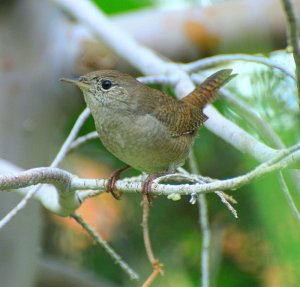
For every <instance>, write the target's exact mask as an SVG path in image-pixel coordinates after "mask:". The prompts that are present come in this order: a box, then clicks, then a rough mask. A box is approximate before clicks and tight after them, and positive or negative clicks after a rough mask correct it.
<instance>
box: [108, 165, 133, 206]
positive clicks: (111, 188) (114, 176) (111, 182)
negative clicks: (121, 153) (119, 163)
mask: <svg viewBox="0 0 300 287" xmlns="http://www.w3.org/2000/svg"><path fill="white" fill-rule="evenodd" d="M129 167H130V166H129V165H127V166H125V167H122V168H119V169H117V170H115V171H113V172H112V173H111V175H110V177H109V179H108V180H107V183H106V192H109V193H111V195H112V196H113V197H114V198H115V199H118V200H119V199H120V198H121V196H122V194H123V193H122V192H119V193H117V192H116V191H115V189H116V182H117V181H118V180H119V179H120V175H121V173H122V172H123V171H125V170H127V169H128V168H129Z"/></svg>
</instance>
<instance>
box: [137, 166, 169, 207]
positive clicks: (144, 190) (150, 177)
mask: <svg viewBox="0 0 300 287" xmlns="http://www.w3.org/2000/svg"><path fill="white" fill-rule="evenodd" d="M165 174H166V173H162V172H161V173H153V174H150V175H148V176H147V178H146V179H145V181H144V182H143V186H142V193H143V194H144V195H146V197H147V200H148V202H149V204H150V203H151V202H152V199H153V196H152V195H151V194H150V193H151V186H152V183H153V181H154V180H155V179H157V178H159V177H161V176H163V175H165Z"/></svg>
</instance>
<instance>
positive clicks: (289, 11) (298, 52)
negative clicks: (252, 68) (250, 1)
mask: <svg viewBox="0 0 300 287" xmlns="http://www.w3.org/2000/svg"><path fill="white" fill-rule="evenodd" d="M282 5H283V7H284V10H285V14H286V17H287V21H288V41H289V45H290V46H291V47H292V49H293V56H294V60H295V64H296V75H297V85H298V104H299V107H300V44H299V31H298V25H299V23H297V15H296V9H295V5H294V3H293V1H292V0H282Z"/></svg>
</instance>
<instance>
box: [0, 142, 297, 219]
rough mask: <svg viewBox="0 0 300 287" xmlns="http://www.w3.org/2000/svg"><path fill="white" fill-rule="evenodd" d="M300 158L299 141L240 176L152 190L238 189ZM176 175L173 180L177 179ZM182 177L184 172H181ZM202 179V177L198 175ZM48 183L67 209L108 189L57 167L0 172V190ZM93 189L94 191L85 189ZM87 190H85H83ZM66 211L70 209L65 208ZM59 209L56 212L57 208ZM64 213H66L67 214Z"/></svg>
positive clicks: (133, 188) (122, 184)
mask: <svg viewBox="0 0 300 287" xmlns="http://www.w3.org/2000/svg"><path fill="white" fill-rule="evenodd" d="M299 161H300V143H299V144H297V145H294V146H292V147H290V148H287V149H283V150H281V151H280V152H278V154H277V155H276V156H275V157H274V158H272V159H271V160H269V161H267V162H265V163H262V164H260V165H258V166H257V167H256V168H255V169H253V170H252V171H250V172H248V173H246V174H244V175H241V176H237V177H234V178H231V179H224V180H216V181H214V182H209V183H205V184H181V185H166V184H158V183H155V182H154V183H153V185H152V193H154V194H158V195H165V196H168V195H170V194H174V193H176V194H180V195H191V194H203V193H210V192H214V191H218V190H230V189H237V188H239V187H241V186H243V185H245V184H248V183H250V182H252V181H254V180H256V179H258V178H261V177H263V176H265V175H267V174H269V173H271V172H274V171H279V170H282V169H284V168H287V167H289V166H291V165H294V164H296V163H299ZM176 176H178V175H176V174H175V175H174V179H176ZM180 176H181V177H182V176H183V175H182V174H180ZM189 177H190V180H191V182H194V180H195V177H197V175H190V176H187V175H185V178H186V179H189ZM199 178H200V179H201V177H199ZM41 182H42V183H49V184H54V185H56V186H57V187H59V189H60V190H64V191H65V192H63V193H61V195H63V194H65V196H67V195H69V196H70V201H67V200H66V202H61V201H60V200H61V198H57V199H53V198H52V199H51V200H58V203H57V204H58V206H60V207H61V208H63V207H64V205H67V204H69V203H70V202H73V206H72V205H71V207H69V206H66V207H68V211H70V210H71V209H70V208H73V211H72V212H74V211H75V210H76V208H78V206H76V204H75V203H77V205H78V204H80V202H82V201H84V200H85V199H86V198H89V197H91V196H96V195H98V194H100V193H102V192H104V191H105V189H106V182H107V180H104V179H83V178H77V177H76V176H74V175H72V174H71V173H69V172H66V171H64V170H61V169H58V168H50V167H49V168H47V167H46V168H45V167H44V168H35V169H31V170H27V171H23V172H19V173H16V174H5V175H0V190H6V189H12V188H21V187H27V186H30V185H33V184H38V183H41ZM89 189H91V190H92V191H86V190H89ZM116 189H117V190H118V191H122V192H127V193H129V192H139V193H141V192H142V182H141V181H140V180H138V181H133V180H119V181H118V182H117V183H116ZM80 190H85V191H80ZM43 204H44V206H45V207H46V208H48V209H50V210H52V206H50V207H49V206H47V201H44V202H43ZM66 211H67V210H66ZM54 212H56V211H54ZM64 216H65V215H64Z"/></svg>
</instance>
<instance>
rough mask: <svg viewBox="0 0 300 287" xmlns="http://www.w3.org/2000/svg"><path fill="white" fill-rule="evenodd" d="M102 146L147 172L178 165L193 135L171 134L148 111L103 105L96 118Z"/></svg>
mask: <svg viewBox="0 0 300 287" xmlns="http://www.w3.org/2000/svg"><path fill="white" fill-rule="evenodd" d="M95 124H96V129H97V132H98V133H99V136H100V139H101V140H102V142H103V144H104V145H105V147H106V148H107V149H108V150H109V151H110V152H111V153H112V154H114V155H115V156H116V157H118V158H119V159H120V160H122V161H124V162H125V163H127V164H129V165H131V166H132V167H134V168H136V169H138V170H142V171H146V172H149V173H150V172H160V171H167V170H169V169H170V168H171V169H173V168H174V167H176V166H178V165H181V164H182V163H183V162H184V160H185V158H186V157H187V156H188V153H189V149H190V145H191V143H192V140H193V138H192V137H191V136H189V135H185V136H181V137H177V138H174V137H172V136H171V135H170V133H169V132H168V131H167V130H166V128H165V127H164V126H163V124H162V123H161V122H159V121H158V120H157V119H156V118H155V117H153V116H151V115H134V114H131V113H128V112H126V113H122V112H120V111H118V112H113V111H111V110H107V109H103V110H102V111H101V112H100V113H99V115H98V116H97V117H96V119H95Z"/></svg>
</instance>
